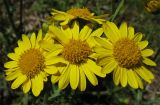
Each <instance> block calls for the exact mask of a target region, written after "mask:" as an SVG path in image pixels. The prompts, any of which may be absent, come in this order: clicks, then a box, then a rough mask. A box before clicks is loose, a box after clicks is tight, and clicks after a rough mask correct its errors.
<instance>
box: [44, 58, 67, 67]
mask: <svg viewBox="0 0 160 105" xmlns="http://www.w3.org/2000/svg"><path fill="white" fill-rule="evenodd" d="M60 62H61V63H65V64H67V63H68V62H67V61H66V60H65V59H64V58H63V57H59V56H53V57H51V58H49V59H47V61H46V62H45V64H46V65H53V64H56V63H60Z"/></svg>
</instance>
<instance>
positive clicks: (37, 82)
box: [31, 75, 43, 96]
mask: <svg viewBox="0 0 160 105" xmlns="http://www.w3.org/2000/svg"><path fill="white" fill-rule="evenodd" d="M31 82H32V93H33V95H34V96H39V94H40V93H41V91H42V90H43V79H42V77H41V75H38V76H35V78H32V80H31Z"/></svg>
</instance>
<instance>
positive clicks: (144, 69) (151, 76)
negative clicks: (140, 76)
mask: <svg viewBox="0 0 160 105" xmlns="http://www.w3.org/2000/svg"><path fill="white" fill-rule="evenodd" d="M142 69H143V72H145V74H146V75H147V76H148V77H149V78H150V79H151V80H153V79H154V75H153V74H152V72H150V71H149V70H148V69H147V68H145V67H144V66H142Z"/></svg>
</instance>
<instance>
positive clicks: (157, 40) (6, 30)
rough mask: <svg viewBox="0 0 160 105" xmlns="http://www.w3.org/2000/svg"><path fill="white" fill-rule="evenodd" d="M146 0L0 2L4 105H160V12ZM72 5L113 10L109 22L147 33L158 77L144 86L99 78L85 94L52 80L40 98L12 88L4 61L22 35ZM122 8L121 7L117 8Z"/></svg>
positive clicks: (0, 83)
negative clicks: (151, 10) (61, 87)
mask: <svg viewBox="0 0 160 105" xmlns="http://www.w3.org/2000/svg"><path fill="white" fill-rule="evenodd" d="M145 1H146V0H126V1H125V0H0V105H160V72H159V71H160V14H151V13H148V12H147V11H146V10H145V8H144V5H145ZM71 7H87V8H89V9H90V10H91V11H92V12H95V13H96V14H97V15H101V14H109V18H107V19H108V20H113V21H114V22H116V24H117V25H119V24H120V23H121V22H123V21H126V22H127V23H128V24H129V25H131V26H133V27H135V30H136V32H142V33H144V38H146V39H147V40H149V42H150V44H149V46H150V47H151V48H152V49H154V50H155V54H154V55H153V56H152V59H153V60H155V61H156V62H157V64H158V66H157V67H155V68H150V69H151V70H152V72H153V73H154V74H155V76H156V79H155V80H154V81H153V83H152V84H150V85H148V84H145V89H144V90H140V89H137V90H134V89H132V88H130V87H126V88H121V87H116V86H115V85H114V84H113V81H112V75H108V76H107V77H106V78H105V79H99V85H98V86H96V87H93V86H91V84H90V83H89V82H88V87H87V90H86V91H85V92H80V91H78V90H76V91H73V90H71V89H70V87H68V88H67V89H65V90H63V91H59V90H58V89H57V86H56V85H52V84H51V83H50V82H48V83H46V84H45V88H44V90H43V92H42V93H41V95H40V96H39V97H34V96H33V95H32V93H31V92H30V93H28V94H23V92H22V91H21V88H19V89H17V90H11V88H10V84H11V83H10V82H6V80H5V79H4V77H5V76H4V70H5V69H4V68H3V64H4V63H5V62H6V61H7V60H8V58H7V53H9V52H12V51H13V49H14V47H16V46H17V44H16V42H17V40H18V39H19V38H21V34H22V33H26V34H28V33H31V32H33V31H37V30H38V29H39V28H44V27H45V24H43V23H45V22H46V18H47V17H48V16H50V11H51V9H52V8H55V9H58V10H63V11H66V10H67V9H70V8H71ZM117 8H118V9H117Z"/></svg>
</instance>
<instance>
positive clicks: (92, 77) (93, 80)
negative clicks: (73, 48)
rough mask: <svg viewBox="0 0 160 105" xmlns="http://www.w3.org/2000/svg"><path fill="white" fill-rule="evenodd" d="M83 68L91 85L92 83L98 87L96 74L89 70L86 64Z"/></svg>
mask: <svg viewBox="0 0 160 105" xmlns="http://www.w3.org/2000/svg"><path fill="white" fill-rule="evenodd" d="M81 66H82V68H83V71H84V73H85V75H86V77H87V78H88V80H89V81H90V83H91V84H92V85H93V86H96V85H98V80H97V77H96V76H95V74H94V73H92V72H91V71H90V70H88V69H87V67H86V65H85V64H83V65H81Z"/></svg>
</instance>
